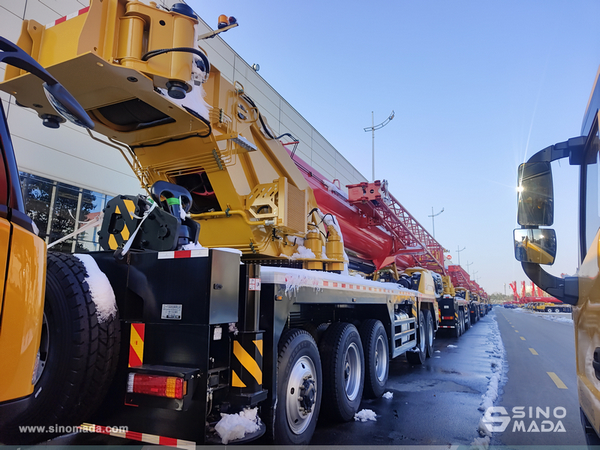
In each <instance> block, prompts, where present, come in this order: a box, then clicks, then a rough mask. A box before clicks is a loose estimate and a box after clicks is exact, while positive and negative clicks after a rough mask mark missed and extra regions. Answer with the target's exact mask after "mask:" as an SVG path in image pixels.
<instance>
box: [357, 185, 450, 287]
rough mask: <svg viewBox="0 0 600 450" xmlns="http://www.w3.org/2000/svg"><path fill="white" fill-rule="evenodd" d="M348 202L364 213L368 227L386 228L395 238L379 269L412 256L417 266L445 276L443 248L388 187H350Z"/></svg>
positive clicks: (379, 263) (379, 264)
mask: <svg viewBox="0 0 600 450" xmlns="http://www.w3.org/2000/svg"><path fill="white" fill-rule="evenodd" d="M348 200H349V202H350V203H352V204H353V205H354V206H356V207H357V208H358V209H359V210H360V211H361V213H362V214H363V215H364V216H365V217H366V219H367V221H368V223H369V225H374V226H382V227H384V228H385V229H386V230H388V231H389V232H390V233H391V235H392V236H393V238H394V242H393V248H392V251H391V252H390V255H389V256H388V257H387V258H385V259H384V260H382V261H380V262H378V264H377V266H378V267H377V268H378V269H379V268H382V267H385V266H387V265H389V264H391V263H393V262H394V260H395V258H396V256H399V255H407V254H409V255H411V256H412V258H413V259H414V263H415V265H416V266H420V267H423V268H426V269H429V270H431V271H433V272H437V273H439V274H440V275H445V274H446V269H445V268H444V248H443V247H442V246H441V245H440V243H439V242H437V241H436V240H435V239H434V238H433V236H431V235H430V234H429V233H428V232H427V230H425V228H423V226H422V225H421V224H420V223H419V222H417V220H416V219H415V218H414V217H413V216H412V215H411V214H410V213H409V212H408V211H407V210H406V208H404V207H403V206H402V205H401V204H400V202H398V200H396V198H395V197H394V196H393V195H392V194H391V193H390V192H389V191H388V190H387V183H385V182H383V183H382V182H381V181H375V182H373V183H366V182H364V183H359V184H352V185H349V186H348Z"/></svg>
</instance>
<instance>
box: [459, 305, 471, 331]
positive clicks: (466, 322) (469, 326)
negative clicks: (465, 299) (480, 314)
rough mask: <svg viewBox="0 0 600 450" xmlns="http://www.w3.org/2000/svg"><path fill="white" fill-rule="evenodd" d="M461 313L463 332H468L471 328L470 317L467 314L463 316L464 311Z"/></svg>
mask: <svg viewBox="0 0 600 450" xmlns="http://www.w3.org/2000/svg"><path fill="white" fill-rule="evenodd" d="M461 311H462V310H461ZM462 313H463V316H464V318H465V331H468V330H469V328H471V317H470V315H469V314H468V313H467V314H465V311H462Z"/></svg>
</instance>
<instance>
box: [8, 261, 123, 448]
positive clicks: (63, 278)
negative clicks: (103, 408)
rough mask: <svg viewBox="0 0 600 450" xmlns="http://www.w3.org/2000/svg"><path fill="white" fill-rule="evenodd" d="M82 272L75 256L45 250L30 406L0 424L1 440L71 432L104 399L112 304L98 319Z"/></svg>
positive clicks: (111, 364)
mask: <svg viewBox="0 0 600 450" xmlns="http://www.w3.org/2000/svg"><path fill="white" fill-rule="evenodd" d="M86 275H87V272H86V268H85V266H84V264H83V263H82V262H81V261H80V260H79V259H78V258H77V257H75V256H73V255H68V254H63V253H57V252H48V258H47V270H46V296H45V304H44V325H43V330H42V339H41V343H40V351H39V353H38V362H37V364H36V367H37V370H36V373H35V374H34V384H35V386H34V391H33V398H32V402H31V404H30V405H31V406H30V407H29V408H28V409H27V410H26V411H24V412H23V414H21V415H19V416H17V417H15V418H14V420H12V421H11V422H10V423H9V424H7V425H5V426H4V427H3V428H2V429H1V430H0V442H3V443H5V444H28V443H34V442H40V441H42V440H46V439H50V438H52V437H54V436H56V435H59V434H64V433H68V432H73V431H75V429H76V427H77V426H78V425H80V424H81V423H82V422H84V421H85V420H86V418H88V417H89V415H90V414H91V413H92V412H93V411H94V410H95V409H96V408H97V407H98V406H99V405H100V403H101V401H102V400H103V397H104V395H105V394H106V391H107V389H108V387H109V385H110V382H111V381H112V378H113V376H114V372H115V370H116V363H117V359H118V352H119V346H120V327H119V319H118V316H117V314H116V310H115V313H114V314H112V315H110V316H109V317H108V318H103V320H104V321H103V322H102V323H99V321H98V317H97V315H96V305H95V303H94V301H93V300H92V296H91V292H90V288H89V285H88V283H87V281H86V280H85V278H86ZM57 425H58V427H57ZM23 426H35V427H36V428H35V429H30V430H28V431H27V430H24V429H23V428H21V427H23ZM42 427H44V429H42Z"/></svg>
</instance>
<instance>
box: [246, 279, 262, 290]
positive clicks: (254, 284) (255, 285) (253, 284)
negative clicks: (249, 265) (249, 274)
mask: <svg viewBox="0 0 600 450" xmlns="http://www.w3.org/2000/svg"><path fill="white" fill-rule="evenodd" d="M249 281H250V283H249V284H248V290H249V291H260V278H250V280H249Z"/></svg>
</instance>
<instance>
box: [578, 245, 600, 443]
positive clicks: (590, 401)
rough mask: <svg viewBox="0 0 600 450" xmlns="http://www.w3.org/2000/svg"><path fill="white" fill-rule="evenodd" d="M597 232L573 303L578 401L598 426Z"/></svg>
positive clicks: (599, 326)
mask: <svg viewBox="0 0 600 450" xmlns="http://www.w3.org/2000/svg"><path fill="white" fill-rule="evenodd" d="M598 245H599V234H596V237H595V238H594V241H593V242H592V245H591V246H590V248H589V249H588V252H587V254H586V257H585V259H584V261H583V263H582V264H581V266H580V267H579V271H578V277H579V302H578V303H577V305H575V306H574V307H573V322H574V324H575V349H576V353H577V386H578V391H579V402H580V405H581V408H582V409H583V410H584V412H585V414H586V416H587V417H588V419H589V420H590V422H591V423H592V425H593V426H594V428H595V429H596V430H597V431H598V430H600V414H599V412H600V381H598V379H597V378H596V375H595V371H594V367H593V365H592V362H593V359H594V350H595V349H596V348H598V347H600V279H599V277H598V274H599V267H600V265H599V257H600V252H599V249H598Z"/></svg>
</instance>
